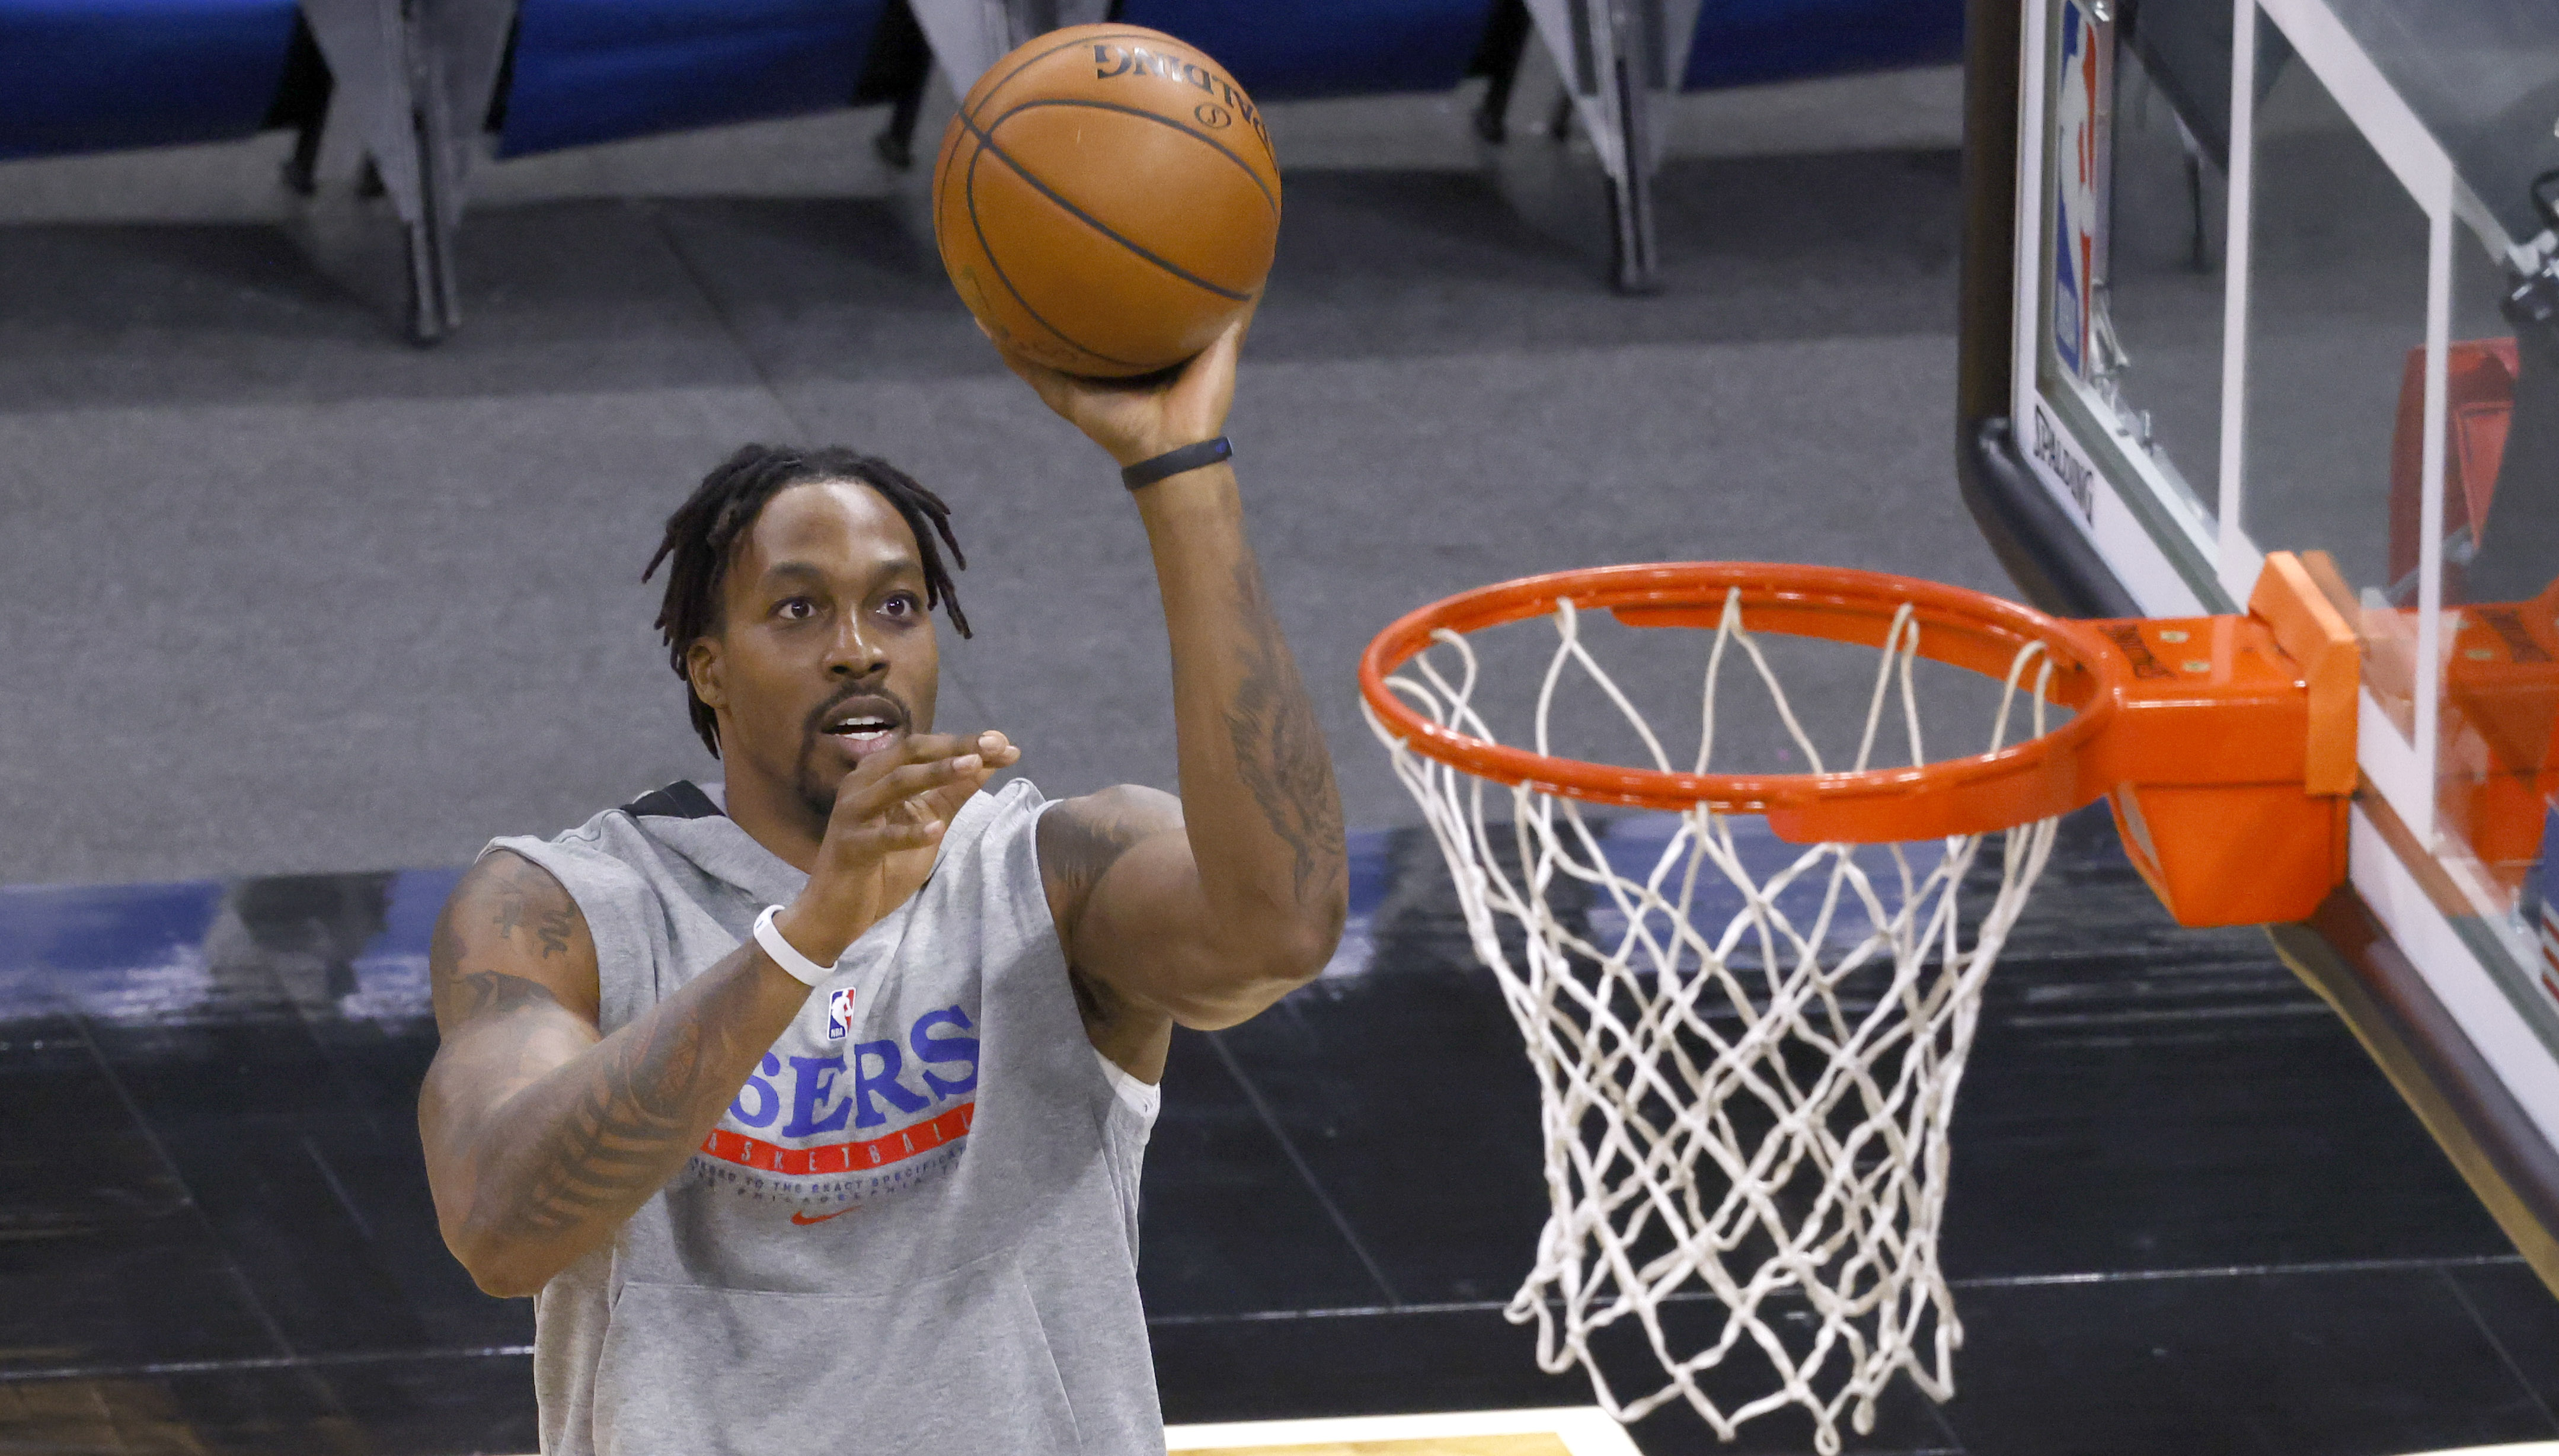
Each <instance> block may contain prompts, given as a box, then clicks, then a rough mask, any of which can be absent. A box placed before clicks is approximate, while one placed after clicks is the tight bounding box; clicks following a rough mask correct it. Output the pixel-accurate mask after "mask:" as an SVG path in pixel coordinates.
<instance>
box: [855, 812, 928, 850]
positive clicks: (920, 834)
mask: <svg viewBox="0 0 2559 1456" xmlns="http://www.w3.org/2000/svg"><path fill="white" fill-rule="evenodd" d="M942 825H943V821H942V820H941V819H938V818H923V819H913V820H890V819H875V820H873V821H871V822H870V823H868V824H865V825H863V826H862V827H861V828H859V829H857V830H855V831H854V832H853V835H852V838H853V841H854V843H855V844H856V845H857V846H858V847H860V848H862V849H864V850H868V851H869V852H871V853H873V854H893V853H895V852H896V851H898V850H901V849H921V848H923V847H924V846H925V845H927V844H930V843H932V842H933V841H935V840H937V839H939V838H941V837H942Z"/></svg>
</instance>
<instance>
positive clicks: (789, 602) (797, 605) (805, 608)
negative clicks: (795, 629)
mask: <svg viewBox="0 0 2559 1456" xmlns="http://www.w3.org/2000/svg"><path fill="white" fill-rule="evenodd" d="M773 611H774V615H776V616H778V617H780V618H782V619H783V620H784V621H786V622H806V621H808V620H809V619H810V618H812V617H815V616H817V615H818V604H817V603H815V602H813V601H811V600H809V599H808V598H807V597H789V598H785V599H784V600H783V602H782V605H780V606H778V607H776V608H774V609H773Z"/></svg>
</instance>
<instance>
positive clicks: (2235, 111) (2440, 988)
mask: <svg viewBox="0 0 2559 1456" xmlns="http://www.w3.org/2000/svg"><path fill="white" fill-rule="evenodd" d="M2019 3H2020V5H2021V14H2020V26H2019V39H2020V48H2019V62H2020V71H2019V76H2020V88H2019V130H2018V146H2017V157H2016V179H2017V192H2016V207H2015V219H2014V221H2015V246H2014V249H2013V252H2012V257H2011V269H2010V275H2009V282H2010V297H2009V302H2010V305H2011V307H2012V310H2013V312H2012V314H2011V325H2010V337H2009V339H2008V340H2007V341H2006V343H2007V345H2008V361H2009V362H2008V366H2007V367H2008V376H2009V378H2008V387H2009V393H2010V397H2009V400H2008V403H2009V405H2010V408H2011V411H2012V412H2011V415H2010V419H2011V421H2012V422H2013V429H2014V440H2015V442H2016V445H2015V452H2016V455H2017V456H2018V457H2019V459H2020V463H2021V472H2022V475H2023V477H2024V478H2025V479H2026V480H2028V481H2029V482H2030V488H2031V489H2039V490H2040V491H2041V492H2042V493H2043V494H2044V495H2045V496H2048V498H2049V502H2050V504H2051V506H2055V507H2058V508H2059V510H2058V511H2057V512H2054V511H2051V510H2049V509H2048V508H2047V509H2046V514H2047V515H2048V516H2050V517H2051V518H2053V519H2056V520H2059V521H2061V522H2064V524H2062V525H2061V526H2059V527H2058V528H2057V529H2054V530H2047V531H2046V532H2045V534H2044V535H2043V536H2042V537H2040V538H2039V539H2032V540H2029V541H2028V542H2027V543H2026V545H2025V549H2027V550H2029V551H2030V552H2032V551H2038V550H2039V551H2044V552H2049V553H2057V554H2064V555H2066V554H2070V553H2078V554H2079V555H2080V556H2086V555H2088V554H2090V553H2093V556H2094V558H2095V560H2096V561H2098V562H2099V563H2101V568H2102V574H2104V575H2108V576H2111V578H2112V586H2114V587H2118V588H2120V592H2119V593H2117V594H2115V596H2114V599H2115V600H2125V599H2128V600H2129V601H2130V602H2131V603H2132V604H2133V606H2134V607H2135V609H2136V610H2138V611H2140V612H2141V613H2144V614H2146V615H2151V616H2187V615H2195V614H2199V613H2228V612H2234V611H2238V610H2240V606H2241V604H2243V603H2245V602H2247V601H2248V599H2249V593H2250V590H2251V588H2252V587H2253V586H2254V584H2255V582H2256V579H2257V576H2258V573H2259V571H2260V570H2261V569H2262V568H2263V566H2264V563H2265V560H2266V556H2267V553H2269V552H2273V551H2292V552H2296V553H2299V554H2300V555H2301V556H2302V557H2303V558H2304V560H2305V561H2306V562H2307V563H2309V564H2310V565H2311V566H2312V568H2313V571H2314V574H2315V575H2316V576H2317V577H2318V579H2319V582H2320V585H2321V587H2322V589H2323V590H2324V591H2325V592H2326V593H2327V595H2328V596H2329V597H2330V598H2331V600H2332V601H2333V604H2334V605H2335V606H2337V607H2338V609H2339V610H2340V612H2341V613H2342V614H2343V615H2344V616H2345V617H2346V620H2347V621H2348V622H2349V623H2350V624H2352V625H2353V627H2354V629H2355V631H2356V633H2357V636H2358V639H2359V642H2360V646H2361V650H2362V651H2361V690H2360V695H2359V717H2358V722H2357V727H2356V744H2357V762H2358V768H2359V770H2360V787H2359V790H2358V792H2357V794H2356V795H2355V797H2354V800H2353V803H2352V806H2351V809H2350V820H2351V831H2350V848H2349V856H2348V876H2349V880H2350V884H2351V890H2352V894H2353V896H2354V897H2355V899H2356V900H2357V901H2358V902H2359V906H2358V908H2357V909H2356V911H2355V914H2356V915H2358V916H2360V917H2361V918H2362V920H2363V921H2364V922H2368V924H2369V925H2370V926H2371V927H2372V928H2373V929H2374V932H2375V939H2377V941H2378V943H2379V944H2380V945H2381V946H2384V947H2385V948H2384V950H2383V951H2378V952H2376V951H2374V950H2373V948H2372V946H2368V945H2367V946H2357V947H2349V948H2350V949H2351V950H2352V954H2344V952H2342V951H2340V954H2342V955H2344V959H2345V960H2351V961H2354V964H2355V965H2356V966H2357V967H2359V969H2358V970H2357V971H2356V973H2357V974H2358V975H2360V976H2361V980H2362V982H2363V984H2361V986H2360V989H2357V988H2356V987H2354V986H2346V987H2343V988H2341V989H2338V990H2336V991H2335V993H2334V994H2333V995H2332V999H2334V1000H2337V1001H2338V1002H2339V1004H2340V1008H2341V1009H2346V1010H2348V1011H2349V1014H2353V1013H2354V1011H2355V1008H2354V1006H2351V1005H2348V1004H2347V1003H2348V1002H2350V1001H2352V1000H2353V998H2354V997H2355V996H2356V995H2369V996H2372V997H2377V998H2378V1001H2377V1002H2376V1003H2375V1004H2376V1005H2377V1004H2379V1003H2381V1002H2388V1001H2390V998H2391V996H2392V995H2394V994H2397V993H2396V992H2395V991H2393V990H2392V988H2391V987H2390V986H2388V985H2386V984H2384V982H2386V981H2387V980H2388V979H2389V977H2390V975H2392V974H2398V973H2399V972H2392V971H2389V970H2388V969H2387V967H2384V968H2383V969H2380V970H2374V969H2372V968H2371V967H2372V965H2375V964H2379V963H2380V961H2379V960H2375V958H2374V957H2375V955H2376V954H2377V955H2379V957H2380V960H2390V961H2392V963H2395V964H2397V965H2398V966H2400V967H2401V969H2402V971H2404V975H2403V976H2402V979H2404V980H2405V981H2407V982H2408V984H2409V985H2413V986H2414V987H2416V988H2417V989H2416V991H2415V992H2414V993H2413V994H2414V996H2415V999H2414V1000H2410V999H2409V998H2408V997H2407V996H2402V997H2400V1000H2401V1001H2405V1002H2406V1003H2407V1004H2406V1005H2405V1006H2402V1007H2401V1008H2400V1009H2399V1010H2398V1011H2389V1010H2388V1009H2387V1007H2384V1008H2383V1009H2381V1010H2376V1011H2373V1012H2372V1016H2373V1017H2375V1018H2379V1019H2380V1020H2383V1021H2388V1020H2391V1018H2393V1017H2396V1019H2397V1020H2396V1022H2395V1023H2394V1024H2393V1025H2391V1026H2366V1025H2364V1024H2363V1023H2362V1022H2360V1021H2359V1022H2358V1031H2361V1032H2364V1033H2365V1039H2366V1041H2367V1043H2368V1044H2371V1045H2373V1046H2374V1050H2375V1052H2376V1055H2379V1056H2381V1059H2382V1061H2383V1062H2384V1065H2385V1066H2386V1067H2389V1068H2390V1070H2391V1071H2392V1074H2393V1076H2394V1077H2396V1078H2398V1079H2399V1080H2400V1081H2401V1083H2402V1086H2403V1090H2411V1096H2412V1100H2416V1101H2419V1102H2420V1108H2419V1109H2420V1111H2421V1112H2424V1113H2426V1114H2427V1116H2428V1120H2429V1123H2430V1125H2434V1126H2435V1127H2436V1130H2437V1132H2438V1134H2439V1135H2440V1136H2443V1137H2444V1138H2445V1140H2446V1142H2447V1144H2448V1146H2453V1148H2454V1151H2455V1154H2456V1158H2457V1160H2462V1159H2465V1158H2467V1159H2469V1160H2470V1161H2473V1162H2476V1161H2478V1160H2479V1159H2481V1158H2486V1159H2487V1160H2488V1161H2489V1162H2490V1163H2492V1164H2494V1168H2493V1169H2492V1170H2491V1171H2492V1172H2494V1173H2495V1174H2496V1176H2493V1177H2490V1178H2488V1179H2487V1180H2486V1181H2487V1183H2488V1184H2490V1185H2493V1187H2485V1186H2484V1187H2483V1189H2482V1191H2483V1195H2484V1197H2487V1198H2488V1199H2489V1202H2490V1203H2491V1205H2492V1206H2494V1205H2497V1204H2499V1203H2500V1201H2502V1203H2503V1204H2504V1207H2499V1208H2498V1209H2497V1212H2498V1213H2499V1216H2500V1218H2501V1219H2503V1220H2504V1221H2505V1222H2506V1225H2507V1228H2508V1230H2509V1232H2511V1233H2514V1234H2515V1235H2516V1238H2517V1241H2518V1243H2519V1244H2524V1245H2525V1246H2526V1252H2527V1253H2528V1254H2533V1255H2534V1256H2535V1261H2536V1264H2538V1265H2539V1266H2540V1267H2542V1270H2543V1273H2544V1276H2545V1277H2546V1278H2550V1279H2552V1280H2553V1282H2554V1287H2559V1238H2554V1236H2553V1232H2552V1231H2553V1230H2554V1229H2559V864H2554V859H2559V262H2554V258H2553V254H2554V252H2559V238H2554V236H2553V229H2554V227H2559V6H2554V5H2551V4H2549V3H2547V0H2442V3H2437V4H2430V5H2425V6H2411V5H2407V4H2405V3H2404V0H2019ZM1977 64H1978V61H1977ZM1976 145H1977V146H1978V143H1976ZM1976 216H1977V217H1978V216H1979V214H1978V212H1977V215H1976ZM2030 534H2032V533H2031V532H2030ZM2065 537H2067V538H2066V539H2065ZM2012 544H2013V543H2012ZM2343 913H2344V912H2342V911H2340V912H2339V914H2343ZM2327 914H2328V912H2327V911H2323V915H2324V916H2326V915H2327ZM2330 930H2331V931H2332V932H2333V934H2330V935H2329V937H2328V939H2329V940H2330V941H2332V942H2334V941H2339V940H2353V939H2355V937H2354V936H2353V935H2350V934H2346V933H2344V932H2338V931H2336V930H2335V928H2334V927H2331V928H2330ZM2278 942H2279V944H2285V943H2286V940H2285V936H2284V935H2282V934H2279V935H2278ZM2358 956H2359V957H2360V959H2356V957H2358ZM2298 963H2299V962H2298V961H2297V964H2298ZM2339 963H2343V961H2340V962H2339ZM2311 973H2312V972H2311V971H2310V970H2307V969H2306V970H2305V974H2311ZM2419 1003H2422V1004H2419ZM2409 1007H2414V1008H2415V1009H2413V1010H2411V1009H2409ZM2429 1016H2432V1017H2434V1018H2435V1022H2434V1023H2430V1024H2429V1026H2430V1027H2431V1029H2429V1028H2428V1027H2419V1026H2417V1025H2416V1023H2417V1022H2424V1021H2426V1019H2427V1017H2429ZM2394 1038H2395V1039H2396V1041H2397V1042H2398V1043H2407V1044H2409V1045H2400V1046H2399V1047H2398V1049H2397V1051H2396V1052H2393V1051H2392V1050H2391V1049H2390V1048H2389V1047H2387V1046H2385V1045H2384V1043H2389V1042H2392V1041H2393V1039H2394ZM2430 1038H2431V1039H2432V1040H2433V1042H2434V1043H2436V1044H2435V1045H2431V1046H2430V1045H2426V1043H2428V1041H2429V1039H2430ZM2412 1039H2413V1041H2412ZM2412 1048H2413V1049H2412ZM2394 1057H2396V1058H2397V1060H2398V1063H2399V1064H2402V1065H2394ZM2412 1059H2413V1060H2412ZM2418 1064H2423V1065H2418ZM2457 1064H2458V1065H2457ZM2412 1082H2415V1083H2424V1084H2427V1086H2425V1087H2422V1088H2415V1089H2413V1090H2412V1089H2411V1084H2412ZM2421 1093H2422V1095H2421ZM2428 1097H2432V1098H2433V1099H2434V1101H2435V1103H2436V1104H2437V1105H2435V1106H2433V1107H2431V1108H2430V1107H2429V1106H2427V1105H2425V1102H2426V1100H2427V1098H2428ZM2483 1108H2486V1109H2487V1110H2482V1109H2483ZM2448 1123H2449V1124H2459V1125H2448ZM2490 1123H2493V1124H2495V1125H2493V1126H2490V1125H2488V1124H2490ZM2473 1181H2474V1184H2475V1186H2480V1185H2481V1184H2482V1179H2481V1178H2480V1177H2476V1176H2475V1177H2474V1180H2473ZM2535 1240H2537V1241H2538V1246H2537V1247H2536V1246H2535Z"/></svg>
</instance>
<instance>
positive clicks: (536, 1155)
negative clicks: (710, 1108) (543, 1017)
mask: <svg viewBox="0 0 2559 1456" xmlns="http://www.w3.org/2000/svg"><path fill="white" fill-rule="evenodd" d="M729 979H731V980H732V981H734V978H729ZM738 995H739V991H738V987H737V985H736V984H728V985H722V986H718V987H715V988H714V989H713V992H712V994H711V995H709V996H706V997H703V998H701V1004H696V1005H686V1004H683V1002H684V1001H685V1000H689V999H691V998H679V999H677V1000H676V1001H670V1002H667V1003H664V1004H662V1005H661V1006H659V1008H658V1009H657V1010H656V1011H654V1012H652V1013H651V1014H649V1015H647V1016H644V1017H642V1018H641V1019H640V1020H639V1021H637V1022H635V1023H633V1024H632V1025H631V1026H629V1027H626V1028H625V1029H624V1030H623V1031H622V1032H621V1033H619V1034H617V1035H616V1036H614V1037H611V1038H608V1039H607V1040H606V1041H605V1042H604V1043H603V1044H602V1045H601V1046H599V1047H598V1048H597V1051H598V1052H599V1053H600V1054H601V1056H600V1059H599V1060H598V1061H597V1062H596V1063H595V1064H593V1065H590V1066H585V1067H580V1068H577V1069H576V1070H575V1071H574V1073H573V1074H572V1075H574V1076H575V1078H576V1079H577V1088H576V1093H575V1100H574V1101H573V1102H572V1103H571V1105H570V1106H569V1107H568V1109H567V1110H566V1112H565V1113H564V1114H561V1115H558V1116H556V1117H554V1118H553V1119H551V1123H550V1126H549V1127H548V1128H547V1129H545V1130H544V1131H543V1133H542V1134H541V1135H540V1136H539V1137H538V1138H536V1139H535V1141H534V1142H533V1144H532V1145H531V1146H530V1147H528V1148H527V1149H526V1150H525V1152H524V1154H523V1155H522V1157H521V1158H520V1159H511V1160H510V1161H514V1162H516V1164H517V1167H518V1168H519V1169H520V1170H522V1173H523V1175H524V1176H523V1177H522V1179H521V1181H518V1180H516V1179H501V1180H499V1186H500V1187H501V1188H504V1186H505V1185H507V1184H510V1183H512V1184H514V1185H515V1186H514V1188H512V1189H509V1190H506V1192H504V1193H503V1194H502V1197H504V1198H505V1208H504V1212H503V1213H502V1214H501V1215H500V1216H499V1217H497V1218H495V1219H493V1220H492V1221H491V1224H492V1227H493V1228H494V1229H495V1231H496V1232H498V1233H499V1234H501V1235H502V1236H505V1237H509V1238H551V1237H555V1236H557V1235H560V1234H564V1233H567V1232H569V1231H571V1230H574V1229H576V1228H577V1227H578V1226H579V1225H581V1224H584V1223H586V1222H587V1221H588V1220H590V1219H593V1218H597V1217H611V1218H614V1219H616V1220H619V1219H620V1218H621V1217H623V1216H624V1215H626V1214H627V1213H628V1212H629V1211H630V1209H632V1208H633V1207H635V1206H637V1205H638V1204H639V1203H640V1202H642V1201H643V1200H645V1199H646V1198H647V1197H648V1196H649V1195H650V1194H652V1193H654V1192H656V1191H657V1190H658V1188H659V1187H660V1186H661V1185H662V1184H664V1183H665V1182H666V1181H667V1179H668V1177H669V1176H670V1175H672V1174H673V1173H674V1171H675V1170H676V1169H677V1168H678V1167H680V1166H681V1165H682V1163H683V1160H684V1159H685V1158H686V1157H688V1156H690V1155H691V1152H692V1148H693V1143H694V1140H695V1134H694V1132H693V1123H694V1122H695V1121H696V1120H698V1119H699V1116H700V1109H701V1108H702V1107H703V1105H704V1104H705V1103H706V1102H711V1101H716V1100H720V1099H724V1098H725V1097H726V1096H728V1095H729V1094H732V1093H734V1092H736V1088H735V1087H734V1086H729V1087H713V1086H712V1085H711V1083H712V1082H713V1081H715V1080H716V1079H714V1078H713V1077H712V1075H711V1074H712V1071H713V1068H714V1065H715V1064H716V1063H717V1062H718V1061H719V1060H720V1059H719V1058H717V1057H715V1056H713V1055H711V1054H710V1052H709V1049H708V1048H707V1046H706V1045H705V1043H706V1039H707V1038H706V1034H705V1033H704V1031H703V1029H702V1022H703V1020H704V1019H705V1018H713V1019H725V1018H727V1017H730V1016H734V1015H742V1014H743V1013H744V1012H745V1010H746V1008H745V1007H744V1006H743V1005H737V1006H730V1005H726V1004H722V1002H723V1001H724V999H726V998H735V997H737V996H738ZM730 1081H731V1082H732V1083H733V1082H734V1081H735V1079H730Z"/></svg>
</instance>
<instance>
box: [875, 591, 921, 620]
mask: <svg viewBox="0 0 2559 1456" xmlns="http://www.w3.org/2000/svg"><path fill="white" fill-rule="evenodd" d="M923 605H924V604H923V603H921V602H918V601H917V600H916V599H915V593H913V592H892V593H890V594H889V597H888V600H886V601H884V602H882V603H880V610H881V611H882V612H885V613H887V614H888V615H889V616H890V617H893V618H901V619H902V618H907V617H912V616H914V615H915V614H916V613H917V612H919V611H921V610H923Z"/></svg>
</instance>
